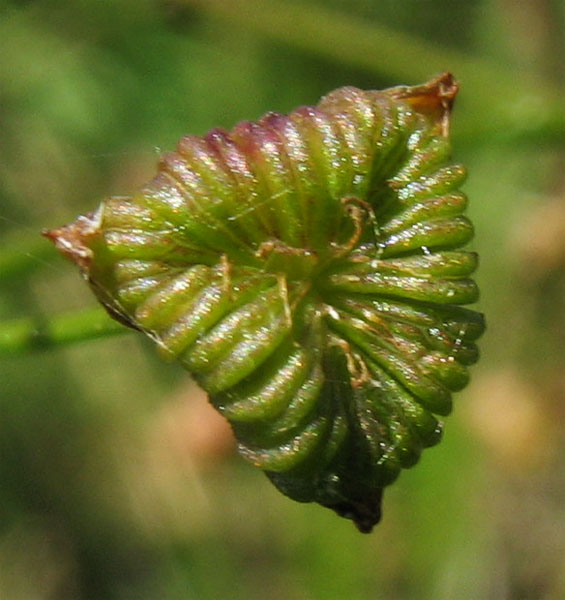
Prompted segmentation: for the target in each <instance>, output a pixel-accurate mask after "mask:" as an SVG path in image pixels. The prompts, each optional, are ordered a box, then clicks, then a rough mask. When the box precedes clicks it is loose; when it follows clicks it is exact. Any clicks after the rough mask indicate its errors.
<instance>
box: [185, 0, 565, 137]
mask: <svg viewBox="0 0 565 600" xmlns="http://www.w3.org/2000/svg"><path fill="white" fill-rule="evenodd" d="M178 1H180V2H182V3H184V4H188V5H190V6H192V7H194V8H196V9H198V10H199V11H201V12H202V13H204V14H207V15H209V16H211V17H214V18H220V19H222V20H225V21H227V22H228V23H229V24H231V25H236V26H238V27H242V28H246V29H249V30H252V31H254V32H256V33H258V34H260V35H264V36H266V37H268V38H269V39H274V40H278V41H280V42H283V43H286V44H289V45H291V46H293V47H296V48H301V49H303V50H306V51H309V52H313V53H316V54H320V55H323V56H326V57H327V58H329V59H331V60H332V61H334V62H337V63H342V64H346V65H351V66H355V67H357V68H359V67H361V68H365V69H367V70H368V71H370V72H374V73H378V74H379V75H381V76H382V75H385V76H387V77H389V78H390V79H393V80H400V81H405V82H406V83H417V82H419V81H426V80H428V79H429V78H430V75H433V74H439V73H441V72H443V71H445V70H450V71H452V72H453V73H454V74H455V75H456V77H457V78H458V79H459V80H460V81H461V82H462V85H463V90H462V95H461V103H462V104H464V105H465V113H462V114H465V115H466V118H465V119H464V120H463V119H462V118H459V119H458V120H459V121H464V122H463V123H461V125H458V135H459V136H461V135H464V136H471V137H476V136H477V135H480V136H482V137H484V139H487V137H488V139H489V140H490V141H492V136H493V135H494V136H495V137H498V138H500V139H501V140H502V141H505V140H507V138H512V139H513V140H514V139H516V138H519V139H520V138H525V139H531V138H532V137H534V138H539V137H540V136H543V135H546V133H547V132H548V131H549V132H553V133H554V134H555V135H556V137H555V138H554V139H555V140H556V141H559V140H561V142H562V140H563V133H564V132H565V111H563V104H562V98H563V90H562V89H560V88H558V87H553V88H552V87H551V86H550V85H548V84H547V82H545V81H543V80H542V79H541V78H539V77H536V76H535V75H532V74H531V73H529V72H527V71H522V70H521V71H516V70H512V69H509V68H507V67H506V66H501V65H499V64H496V63H494V62H493V61H489V60H485V59H481V58H476V57H473V56H470V55H466V54H464V53H461V52H457V51H455V50H452V49H449V48H444V47H441V46H440V45H434V44H431V43H429V42H427V41H424V40H421V39H420V40H418V39H416V38H414V37H411V36H409V35H406V34H404V33H401V32H398V31H394V30H391V29H389V28H387V27H386V26H383V25H381V24H378V23H367V22H364V21H361V20H360V19H356V18H352V17H350V16H348V15H347V14H345V13H344V12H339V11H336V10H332V9H327V8H324V7H322V6H316V8H315V9H313V8H312V6H311V5H305V4H300V3H298V2H287V1H286V0H178ZM477 117H478V118H477ZM477 127H478V128H479V131H477Z"/></svg>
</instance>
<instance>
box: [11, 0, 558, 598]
mask: <svg viewBox="0 0 565 600" xmlns="http://www.w3.org/2000/svg"><path fill="white" fill-rule="evenodd" d="M519 5H520V10H517V8H516V7H517V4H516V3H514V2H510V1H508V0H474V1H472V2H457V3H455V2H451V1H447V0H442V1H440V0H434V1H433V2H432V1H431V0H424V1H422V0H402V1H401V2H400V1H398V0H394V1H393V0H386V1H384V0H383V1H382V2H373V1H372V0H354V1H350V0H347V1H346V0H331V1H327V2H325V1H322V0H316V1H310V2H308V1H306V0H233V1H232V2H229V1H227V0H223V1H221V0H206V1H205V0H167V1H166V2H165V1H164V0H162V1H158V0H152V1H149V0H107V1H104V2H101V1H100V0H75V1H73V2H68V1H63V0H42V1H39V0H38V1H33V0H29V1H27V2H16V1H7V0H2V1H0V107H1V108H0V131H1V138H0V319H2V320H8V319H12V318H16V317H24V316H29V315H31V316H35V317H36V318H38V319H43V320H48V319H49V318H50V317H51V316H53V315H55V314H58V313H59V312H61V311H66V310H73V309H79V308H83V307H89V306H92V305H93V303H94V300H93V298H92V296H91V294H90V292H89V290H88V289H87V288H86V286H85V285H84V284H83V282H81V281H80V280H79V278H78V277H77V276H76V273H75V272H74V270H73V269H72V267H71V266H70V265H67V264H65V262H64V261H63V260H62V259H60V258H59V257H58V256H56V255H55V254H54V253H53V252H52V251H51V249H50V248H49V247H48V243H47V242H45V243H42V241H41V240H39V238H38V232H39V230H40V229H41V228H42V227H47V226H54V225H59V224H61V223H64V222H68V221H70V220H72V219H73V218H74V217H75V216H76V214H77V213H79V212H84V211H85V210H89V209H90V208H91V207H92V206H95V205H96V204H97V203H98V200H99V199H100V197H102V196H104V195H109V194H120V193H128V192H131V190H132V189H134V188H135V187H136V186H137V185H138V184H140V183H142V182H144V181H145V180H147V179H149V178H150V177H151V176H152V174H153V163H154V162H155V161H156V158H157V156H158V154H159V153H160V152H161V151H164V150H168V149H172V148H173V146H174V144H175V142H176V140H177V139H178V138H179V137H180V136H181V135H183V134H185V133H195V134H201V133H204V132H205V131H206V130H207V129H209V128H211V127H213V126H217V125H219V126H225V127H231V126H232V125H234V124H235V123H236V122H237V121H239V120H242V119H254V118H257V117H258V116H260V115H261V114H262V113H264V112H265V111H267V110H277V111H282V112H286V111H289V110H291V109H292V108H294V107H295V106H298V105H300V104H311V103H315V102H316V101H317V100H318V98H319V97H320V96H321V95H323V94H324V93H326V92H327V91H329V90H331V89H332V88H335V87H338V86H341V85H346V84H351V85H356V86H358V87H362V88H374V89H378V88H383V87H387V86H390V85H396V84H399V83H405V84H417V83H421V82H422V81H424V80H426V79H429V78H431V77H432V76H434V75H436V74H437V73H438V72H439V71H441V70H453V71H454V74H455V75H456V77H457V78H458V79H459V81H460V83H461V86H462V89H461V95H460V97H459V98H458V102H457V104H456V107H455V113H454V131H453V134H454V147H455V151H456V156H455V158H456V160H457V161H458V162H462V163H464V164H466V165H467V166H468V168H469V171H470V174H471V176H470V179H469V181H468V183H467V185H466V191H467V192H468V194H469V195H470V197H471V205H470V213H471V217H472V218H473V220H474V222H475V224H476V229H477V236H476V240H475V242H474V247H475V248H476V249H478V251H479V252H480V253H481V256H482V265H481V269H480V271H479V275H478V279H479V283H480V285H481V289H482V299H481V301H480V304H479V306H478V308H479V309H480V310H482V311H483V312H485V313H486V314H487V318H488V323H489V330H488V332H487V335H486V336H485V337H484V339H483V342H482V349H483V358H482V361H481V363H480V364H479V366H478V368H476V369H475V373H474V375H475V376H474V381H473V383H472V385H471V386H470V387H469V389H468V390H467V391H466V392H465V393H464V394H462V395H461V396H460V397H459V398H458V403H457V405H456V409H455V414H454V417H453V418H452V419H451V423H450V427H449V428H448V430H447V432H446V437H445V439H444V442H443V443H442V445H441V446H439V447H438V448H436V449H434V450H431V451H429V452H428V454H427V455H426V456H425V457H424V458H423V460H422V463H421V465H420V466H419V467H418V469H415V470H413V471H409V472H406V473H404V474H403V475H402V477H401V478H400V480H399V481H398V483H397V484H396V485H395V487H394V488H392V489H391V490H390V491H389V493H388V497H387V498H386V500H385V506H384V511H385V518H384V521H383V522H382V523H381V524H380V525H379V526H378V528H377V529H376V530H375V532H374V533H373V534H372V535H371V536H360V535H359V534H358V533H357V532H356V531H354V530H353V528H352V527H351V525H350V524H348V523H346V522H340V521H339V520H337V519H336V518H335V517H334V515H332V514H331V513H330V512H329V511H323V510H320V509H319V508H318V507H316V506H312V505H300V504H296V503H293V502H291V501H290V500H288V499H286V498H284V497H282V496H280V495H279V494H277V492H276V491H275V490H274V489H271V486H269V485H267V482H266V481H265V480H264V479H263V478H262V477H261V476H260V474H259V473H257V472H255V471H254V470H253V469H251V468H250V467H248V466H247V465H245V464H243V463H242V461H241V460H240V459H238V458H236V457H234V456H233V453H232V445H231V440H230V437H229V432H227V431H226V429H225V428H224V426H223V424H222V423H221V422H218V421H216V420H215V416H214V414H213V413H212V412H211V409H209V407H208V406H207V404H206V401H205V399H204V397H203V396H202V395H201V394H200V393H199V392H198V391H197V390H196V389H195V387H194V386H193V385H192V384H191V383H190V382H189V381H188V380H187V379H186V377H185V376H184V374H183V373H182V371H181V370H180V369H179V368H177V367H176V365H168V364H165V363H162V362H160V361H159V359H157V358H155V357H154V356H153V353H152V352H151V351H150V350H149V349H148V348H147V345H146V344H145V343H144V342H143V340H141V339H139V336H135V335H127V334H126V335H124V336H121V337H115V338H113V339H108V340H103V341H97V342H89V343H85V344H83V345H79V346H72V347H68V348H65V349H61V350H52V351H49V352H44V353H35V354H32V355H28V356H18V357H3V358H2V359H1V363H0V377H1V383H2V385H1V388H0V453H1V455H0V597H1V598H4V597H5V598H10V599H13V600H20V599H22V600H23V599H25V600H29V599H38V600H44V599H45V600H47V599H57V600H60V599H63V600H64V599H71V598H72V599H75V598H77V599H91V598H92V599H106V598H111V599H114V598H116V599H120V600H121V599H130V598H131V599H133V598H136V599H138V598H147V599H153V598H163V599H164V600H169V599H170V600H176V599H177V598H178V599H181V598H182V599H204V600H208V599H215V598H224V597H225V598H234V599H238V598H241V599H246V600H249V599H250V600H253V599H255V598H257V599H259V598H265V597H266V598H273V599H277V598H281V599H283V598H284V599H285V600H286V599H289V600H303V599H306V598H316V599H318V598H320V599H334V598H335V599H336V600H337V599H340V600H341V599H342V598H348V599H352V600H356V599H359V600H364V599H369V598H370V599H376V600H389V599H395V600H396V599H398V600H404V599H418V600H420V599H430V600H431V599H434V600H443V599H451V598H465V599H471V600H474V599H477V600H486V599H491V598H492V599H496V600H498V599H509V600H518V599H519V600H537V599H539V600H546V599H547V600H549V599H559V598H563V597H565V577H564V575H563V573H565V461H564V458H563V457H564V456H565V452H564V449H565V431H564V427H563V423H564V422H565V377H564V375H563V373H564V372H565V369H564V367H565V364H564V363H565V355H564V353H563V347H564V343H565V322H564V317H563V302H564V299H565V242H564V240H565V225H564V223H565V180H564V176H563V173H564V169H563V166H564V162H565V124H564V117H563V113H562V106H563V100H562V98H563V95H564V93H565V81H564V67H563V64H564V62H563V57H564V55H565V49H564V47H563V40H564V39H565V35H564V33H565V25H564V20H565V7H564V5H563V4H562V3H560V2H552V1H551V0H524V1H523V2H520V3H519ZM371 49H372V50H373V51H369V50H371ZM14 257H15V258H14Z"/></svg>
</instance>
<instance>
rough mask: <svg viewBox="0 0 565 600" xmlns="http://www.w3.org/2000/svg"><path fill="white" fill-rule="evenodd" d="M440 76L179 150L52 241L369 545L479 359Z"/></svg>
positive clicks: (336, 98) (115, 310)
mask: <svg viewBox="0 0 565 600" xmlns="http://www.w3.org/2000/svg"><path fill="white" fill-rule="evenodd" d="M456 91H457V86H456V84H455V82H454V81H453V79H452V78H451V76H450V75H449V74H445V75H443V76H441V77H439V78H438V79H436V80H434V81H431V82H430V83H428V84H425V85H423V86H419V87H415V88H407V87H399V88H393V89H390V90H385V91H382V92H379V91H369V92H364V91H361V90H358V89H355V88H351V87H346V88H342V89H339V90H336V91H334V92H332V93H331V94H329V95H328V96H326V97H325V98H323V99H322V100H321V101H320V103H319V104H318V105H317V106H316V107H301V108H298V109H297V110H295V111H293V112H292V113H290V114H289V115H280V114H275V113H269V114H267V115H265V116H264V117H263V118H262V119H261V120H260V121H259V122H257V123H252V122H245V123H241V124H239V125H238V126H236V127H235V128H234V129H233V130H232V131H231V132H229V133H228V132H226V131H223V130H220V129H216V130H213V131H211V132H210V133H208V135H206V136H204V137H202V138H200V137H194V136H187V137H185V138H183V139H182V140H181V141H180V142H179V145H178V148H177V151H176V152H175V153H172V154H168V155H166V156H164V157H163V158H162V159H161V162H160V164H159V170H158V174H157V176H156V177H155V178H154V179H152V180H151V181H150V182H149V183H148V184H147V185H146V186H144V187H143V188H142V189H141V190H139V191H138V192H137V193H135V194H134V195H132V196H130V197H114V198H109V199H108V200H105V201H104V202H103V203H102V204H101V206H100V207H99V209H98V210H97V211H96V212H95V213H93V214H91V215H88V216H85V217H80V218H79V219H78V220H77V221H76V222H75V223H73V224H71V225H69V226H67V227H63V228H61V229H57V230H53V231H51V232H49V233H48V234H47V235H48V236H49V237H50V238H52V239H53V240H54V241H55V243H56V244H57V245H58V247H59V248H60V249H61V250H62V251H63V252H65V253H66V254H68V255H69V256H71V258H72V259H73V260H74V261H75V262H76V263H77V264H78V265H79V267H80V269H81V271H82V273H83V274H84V276H85V277H86V278H87V279H88V281H89V282H90V284H91V286H92V288H93V290H94V292H95V293H96V295H97V296H98V298H99V300H100V301H101V302H102V303H103V304H104V306H105V307H106V308H107V309H108V311H109V312H110V314H111V315H112V316H114V317H115V318H118V319H119V320H121V321H122V322H124V323H125V324H127V325H129V326H131V327H134V328H136V329H139V330H141V331H143V332H144V333H146V334H147V335H149V336H150V337H151V338H152V339H154V340H155V342H156V343H157V344H158V346H159V347H160V349H161V350H162V351H163V352H164V353H165V354H167V355H170V356H173V357H176V358H177V359H178V360H179V361H180V363H181V364H182V365H183V366H184V367H185V368H186V369H187V370H188V371H189V372H190V373H191V374H192V375H193V376H194V378H195V379H196V380H197V381H198V382H199V384H200V385H201V386H202V387H203V388H204V389H205V390H206V391H207V392H208V394H209V396H210V400H211V402H212V403H213V404H214V406H215V407H216V408H217V409H218V410H219V411H220V412H221V413H222V414H224V415H225V416H226V418H227V419H229V421H230V422H231V424H232V426H233V429H234V432H235V434H236V437H237V439H238V443H239V451H240V453H241V454H242V455H243V456H244V457H245V458H246V459H247V460H249V461H250V462H251V463H253V464H254V465H256V466H257V467H259V468H261V469H263V470H264V471H265V472H266V473H267V475H268V476H269V478H270V479H271V480H272V481H273V483H274V484H275V485H276V486H277V487H278V488H279V489H280V490H281V491H282V492H284V493H285V494H287V495H289V496H290V497H292V498H294V499H296V500H299V501H304V502H311V501H314V502H318V503H320V504H322V505H324V506H328V507H330V508H333V509H334V510H335V511H336V512H338V514H340V515H342V516H345V517H348V518H351V519H353V520H354V521H355V523H356V524H357V526H358V527H359V529H360V530H361V531H370V530H371V528H372V526H373V525H374V524H375V523H376V522H377V521H378V520H379V518H380V501H381V496H382V489H383V487H384V486H386V485H388V484H390V483H391V482H392V481H393V480H394V479H395V478H396V476H397V475H398V473H399V471H400V469H402V468H407V467H410V466H412V465H413V464H415V463H416V462H417V460H418V457H419V455H420V452H421V450H422V449H423V448H425V447H427V446H431V445H433V444H435V443H437V442H438V441H439V439H440V436H441V426H440V423H439V422H438V420H437V419H436V417H435V416H434V415H447V414H448V413H449V411H450V410H451V396H452V392H454V391H457V390H459V389H461V388H462V387H464V386H465V385H466V384H467V381H468V374H467V366H468V365H470V364H472V363H473V362H475V361H476V360H477V349H476V346H475V343H474V342H475V340H476V339H477V338H478V337H479V336H480V335H481V333H482V331H483V320H482V316H481V315H479V314H478V313H475V312H472V311H470V310H468V309H464V308H461V307H460V305H464V304H469V303H472V302H475V301H476V300H477V297H478V292H477V288H476V285H475V283H474V282H473V281H472V279H470V276H471V274H472V273H473V271H474V270H475V268H476V265H477V257H476V255H475V254H474V253H471V252H466V251H462V250H460V248H461V246H463V245H464V244H466V243H467V242H468V241H469V240H470V239H471V237H472V235H473V228H472V225H471V223H470V222H469V220H468V219H467V218H466V217H464V216H462V213H463V212H464V210H465V207H466V198H465V196H464V195H463V194H462V193H461V192H460V191H459V186H460V184H461V183H462V181H463V180H464V177H465V170H464V169H463V168H462V167H461V166H459V165H451V164H448V163H447V160H448V157H449V153H450V144H449V139H448V133H449V132H448V129H449V115H450V109H451V105H452V102H453V99H454V97H455V94H456Z"/></svg>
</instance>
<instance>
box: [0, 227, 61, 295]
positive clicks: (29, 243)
mask: <svg viewBox="0 0 565 600" xmlns="http://www.w3.org/2000/svg"><path fill="white" fill-rule="evenodd" d="M10 237H11V238H14V239H13V240H11V241H10V244H8V243H7V242H4V241H3V242H4V243H3V244H2V246H1V247H0V284H1V283H5V282H9V281H12V280H14V279H21V278H22V277H25V276H26V275H29V274H30V273H33V272H34V271H35V270H36V269H38V268H41V267H44V266H45V264H46V262H47V261H50V260H51V259H57V260H58V258H59V257H58V253H57V251H56V250H55V248H54V247H53V245H52V244H50V243H49V242H48V241H47V240H46V239H45V238H42V237H41V236H40V234H39V232H37V233H36V234H35V235H33V236H32V235H30V234H29V233H27V230H26V232H25V233H23V234H22V232H21V231H18V232H17V234H13V235H11V236H10Z"/></svg>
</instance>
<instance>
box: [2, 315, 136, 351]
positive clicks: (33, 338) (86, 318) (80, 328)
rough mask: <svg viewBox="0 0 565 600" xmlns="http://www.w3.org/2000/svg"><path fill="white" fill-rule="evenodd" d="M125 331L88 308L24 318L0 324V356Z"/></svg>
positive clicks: (105, 316) (108, 318)
mask: <svg viewBox="0 0 565 600" xmlns="http://www.w3.org/2000/svg"><path fill="white" fill-rule="evenodd" d="M126 331H130V330H128V329H127V328H126V327H124V326H123V325H121V324H120V323H118V322H117V321H114V320H113V319H111V318H110V317H109V316H108V314H107V313H106V311H105V310H104V309H102V308H89V309H87V310H81V311H77V312H72V313H66V314H62V315H58V316H56V317H52V318H49V319H43V318H41V317H24V318H21V319H13V320H11V321H4V322H0V356H3V355H18V354H23V353H29V352H34V351H37V350H45V349H51V348H55V347H57V346H66V345H68V344H74V343H76V342H82V341H86V340H92V339H96V338H101V337H107V336H110V335H115V334H118V333H125V332H126Z"/></svg>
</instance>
